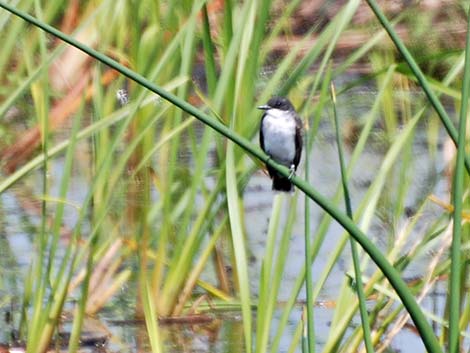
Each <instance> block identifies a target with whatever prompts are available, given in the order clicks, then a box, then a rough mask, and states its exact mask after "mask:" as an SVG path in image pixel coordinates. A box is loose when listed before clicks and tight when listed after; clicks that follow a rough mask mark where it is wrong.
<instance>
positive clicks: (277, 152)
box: [258, 97, 302, 192]
mask: <svg viewBox="0 0 470 353" xmlns="http://www.w3.org/2000/svg"><path fill="white" fill-rule="evenodd" d="M258 109H262V110H264V113H263V117H262V118H261V126H260V133H259V142H260V145H261V148H262V149H263V151H264V152H266V154H267V155H269V156H270V157H271V158H272V159H273V160H274V161H275V162H277V163H279V164H282V165H284V166H286V167H287V168H290V170H291V175H290V176H289V177H288V178H286V177H285V176H283V175H281V174H279V173H278V172H277V171H276V170H274V169H273V168H271V167H269V166H268V165H267V166H266V168H268V172H269V175H270V176H271V178H272V180H273V190H277V191H284V192H290V191H292V187H293V185H292V183H291V181H290V178H291V177H292V175H293V174H294V172H295V171H296V170H297V166H298V165H299V162H300V155H301V153H302V121H301V120H300V118H299V116H298V115H297V113H296V112H295V109H294V107H293V106H292V103H291V102H290V101H289V100H288V99H287V98H284V97H273V98H271V99H270V100H269V101H268V104H266V105H261V106H259V107H258Z"/></svg>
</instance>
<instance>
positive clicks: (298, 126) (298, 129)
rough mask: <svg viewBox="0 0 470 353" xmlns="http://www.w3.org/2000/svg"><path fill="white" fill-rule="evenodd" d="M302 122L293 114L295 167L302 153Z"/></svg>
mask: <svg viewBox="0 0 470 353" xmlns="http://www.w3.org/2000/svg"><path fill="white" fill-rule="evenodd" d="M303 130H304V129H303V124H302V120H300V118H299V117H298V116H297V115H296V116H295V156H294V166H295V169H297V166H298V165H299V162H300V156H301V155H302V141H303V137H302V135H303Z"/></svg>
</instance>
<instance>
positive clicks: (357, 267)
mask: <svg viewBox="0 0 470 353" xmlns="http://www.w3.org/2000/svg"><path fill="white" fill-rule="evenodd" d="M331 97H332V101H333V116H334V121H335V133H336V143H337V145H338V156H339V165H340V168H341V182H342V184H343V193H344V203H345V206H346V214H347V215H348V217H349V218H350V219H353V212H352V207H351V198H350V196H349V187H348V177H347V170H346V166H345V163H344V157H343V144H342V143H341V137H340V133H339V121H338V113H337V111H336V93H335V87H334V84H333V83H331ZM350 243H351V254H352V259H353V265H354V276H355V280H356V286H355V287H356V291H357V297H358V299H359V312H360V314H361V323H362V331H363V336H364V345H365V347H366V351H367V353H372V352H373V351H374V348H373V345H372V339H371V333H370V320H369V314H368V313H367V307H366V296H365V294H364V284H363V283H362V272H361V263H360V261H359V253H358V250H357V244H356V241H355V240H354V239H351V238H350Z"/></svg>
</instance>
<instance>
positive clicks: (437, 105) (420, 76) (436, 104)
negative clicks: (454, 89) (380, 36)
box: [367, 0, 470, 174]
mask: <svg viewBox="0 0 470 353" xmlns="http://www.w3.org/2000/svg"><path fill="white" fill-rule="evenodd" d="M367 3H368V4H369V6H370V8H371V9H372V11H373V12H374V14H375V16H376V17H377V19H378V20H379V21H380V23H381V24H382V26H383V27H384V28H385V30H386V31H387V32H388V35H389V36H390V38H391V39H392V41H393V43H394V44H395V46H396V47H397V49H398V51H399V52H400V53H401V55H403V58H404V59H405V61H406V62H407V64H408V66H409V67H410V69H411V71H412V72H413V74H414V75H415V76H416V79H417V80H418V82H419V84H420V85H421V87H422V88H423V91H424V93H425V94H426V96H427V97H428V99H429V102H430V103H431V105H432V106H433V108H434V110H435V111H436V113H437V115H438V116H439V118H440V119H441V121H442V123H443V124H444V127H445V129H446V131H447V133H448V134H449V136H450V137H451V138H452V140H453V141H454V144H455V146H456V147H458V146H457V144H458V133H457V129H456V128H455V126H454V124H453V123H452V121H451V120H450V118H449V115H448V114H447V112H446V110H445V109H444V106H443V105H442V103H441V101H440V100H439V98H438V97H437V96H436V94H435V93H434V91H433V90H432V88H431V86H430V84H429V83H428V80H427V79H426V76H425V75H424V73H423V72H422V71H421V69H420V68H419V66H418V64H417V63H416V60H415V59H414V58H413V56H412V55H411V53H410V52H409V51H408V49H407V48H406V46H405V44H404V43H403V41H402V40H401V39H400V37H399V36H398V34H397V33H396V32H395V30H394V29H393V27H392V25H391V24H390V22H389V21H388V19H387V18H386V17H385V15H384V13H383V12H382V10H380V7H379V5H377V2H376V1H375V0H367ZM462 99H463V97H462ZM464 159H465V166H466V168H467V172H468V173H469V174H470V158H469V157H468V156H465V157H464Z"/></svg>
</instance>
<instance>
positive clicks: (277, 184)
mask: <svg viewBox="0 0 470 353" xmlns="http://www.w3.org/2000/svg"><path fill="white" fill-rule="evenodd" d="M293 188H294V185H293V184H292V183H291V181H290V180H289V179H288V178H286V177H284V176H282V175H273V190H276V191H283V192H291V191H292V190H293Z"/></svg>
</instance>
